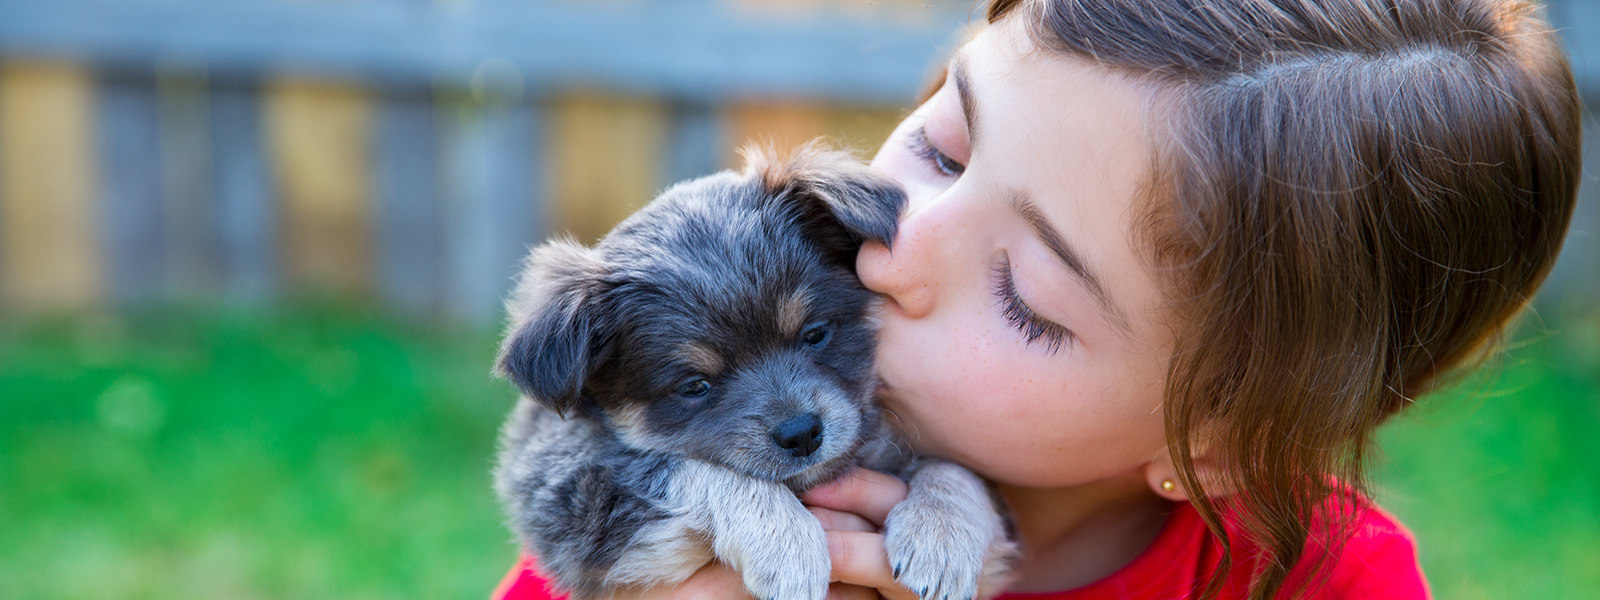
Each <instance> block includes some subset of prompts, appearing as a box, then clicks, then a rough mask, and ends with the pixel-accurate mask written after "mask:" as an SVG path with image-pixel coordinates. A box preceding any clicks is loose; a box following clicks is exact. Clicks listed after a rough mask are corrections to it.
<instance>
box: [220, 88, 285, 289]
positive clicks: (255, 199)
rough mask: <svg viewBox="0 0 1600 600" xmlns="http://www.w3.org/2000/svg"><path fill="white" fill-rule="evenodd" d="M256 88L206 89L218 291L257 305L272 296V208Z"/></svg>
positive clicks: (274, 235) (274, 269) (274, 200)
mask: <svg viewBox="0 0 1600 600" xmlns="http://www.w3.org/2000/svg"><path fill="white" fill-rule="evenodd" d="M262 122H263V114H262V106H261V87H260V86H259V85H256V84H255V83H254V82H226V83H219V84H216V85H213V86H212V88H211V147H212V148H213V149H214V157H215V158H213V159H212V162H213V166H214V168H215V171H214V174H213V176H212V180H213V183H214V186H213V190H214V191H213V194H214V196H215V198H214V202H215V205H216V208H215V212H216V230H217V232H218V249H219V253H218V262H219V266H220V268H221V271H222V273H221V274H222V293H223V296H224V297H225V298H227V299H228V300H229V301H231V302H234V303H240V304H245V305H260V304H263V303H265V302H268V301H270V300H272V299H274V298H276V297H277V295H278V287H279V283H278V273H279V268H278V210H277V207H278V205H277V194H276V191H275V189H274V185H273V179H272V172H271V168H270V161H269V159H268V156H267V147H266V138H265V137H264V136H263V135H262V131H261V130H262V124H263V123H262Z"/></svg>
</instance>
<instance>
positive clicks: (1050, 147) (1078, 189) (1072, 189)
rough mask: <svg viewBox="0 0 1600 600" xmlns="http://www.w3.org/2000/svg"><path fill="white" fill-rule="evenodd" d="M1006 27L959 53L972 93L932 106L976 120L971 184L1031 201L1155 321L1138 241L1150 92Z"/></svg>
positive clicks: (1119, 299) (1151, 159) (1150, 166)
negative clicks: (974, 178)
mask: <svg viewBox="0 0 1600 600" xmlns="http://www.w3.org/2000/svg"><path fill="white" fill-rule="evenodd" d="M1011 21H1015V20H1011ZM1006 23H1007V21H1002V22H1001V23H999V24H996V25H993V26H991V27H989V28H988V29H987V30H985V31H984V32H982V33H980V34H979V35H978V36H976V37H974V38H973V40H972V41H971V42H969V43H968V44H967V45H966V46H964V47H963V48H962V49H961V52H960V54H959V55H958V56H957V57H956V59H955V60H956V61H957V62H959V66H958V67H957V69H958V71H959V72H960V76H961V77H962V78H963V79H964V80H966V84H967V85H966V87H967V88H968V90H967V92H968V93H967V94H965V95H964V96H965V97H963V98H961V100H962V101H956V102H948V101H947V100H954V99H955V98H954V97H955V96H957V94H956V90H955V88H956V87H957V86H956V85H955V84H954V82H952V83H951V84H950V85H947V86H945V89H944V90H943V91H941V94H948V95H949V96H950V97H949V98H942V99H940V100H941V102H938V103H936V107H935V110H939V111H943V112H946V113H947V114H946V115H945V116H947V117H953V118H955V119H962V118H964V117H963V114H962V113H966V114H969V115H971V118H972V119H973V120H974V121H976V122H977V127H976V128H972V129H971V131H970V133H971V134H972V135H973V139H971V140H970V142H971V144H972V146H971V148H972V150H973V152H972V160H971V164H970V165H969V169H970V170H969V176H976V179H977V180H975V181H973V182H972V184H975V185H980V186H981V187H982V188H983V189H984V194H985V195H988V196H991V197H993V198H998V199H1005V198H1011V197H1015V196H1016V195H1017V194H1018V193H1019V192H1020V193H1023V194H1025V195H1026V196H1028V197H1030V198H1032V199H1033V200H1034V201H1035V203H1036V205H1037V206H1038V207H1039V209H1040V212H1042V213H1043V216H1044V217H1045V218H1046V220H1048V221H1049V222H1050V223H1051V224H1052V226H1053V227H1054V228H1056V229H1058V230H1060V232H1061V234H1062V235H1063V237H1065V238H1066V239H1068V240H1069V241H1071V242H1072V243H1073V244H1074V245H1075V246H1078V247H1079V249H1080V250H1081V251H1082V253H1083V254H1084V258H1085V259H1086V260H1087V261H1088V262H1089V263H1090V264H1091V266H1092V267H1093V268H1094V269H1095V270H1097V271H1101V272H1103V273H1107V274H1109V273H1116V274H1118V276H1117V277H1106V279H1107V281H1106V283H1107V285H1106V287H1107V288H1108V289H1107V291H1108V292H1109V295H1110V296H1111V297H1112V298H1113V299H1114V300H1115V301H1116V303H1117V304H1119V305H1121V308H1122V309H1123V310H1125V311H1126V312H1128V313H1129V314H1130V316H1134V320H1135V321H1139V320H1141V319H1139V316H1146V317H1149V316H1154V315H1156V314H1158V313H1159V302H1158V294H1156V293H1155V283H1154V280H1153V277H1152V276H1151V275H1150V274H1149V272H1148V271H1146V270H1145V263H1146V261H1145V260H1143V258H1142V257H1143V256H1144V254H1145V253H1143V252H1141V248H1140V247H1139V246H1138V245H1137V243H1136V236H1135V222H1136V219H1137V217H1138V215H1139V214H1140V212H1141V210H1142V209H1143V208H1144V206H1143V202H1144V201H1145V200H1146V199H1147V197H1148V194H1147V190H1148V189H1150V185H1151V183H1152V181H1151V177H1152V174H1153V173H1154V164H1155V158H1156V157H1155V153H1156V146H1155V144H1154V143H1153V142H1152V139H1153V138H1152V136H1151V129H1152V127H1151V120H1150V115H1151V111H1150V110H1149V106H1150V105H1149V96H1148V94H1147V91H1146V89H1147V88H1145V87H1144V86H1142V85H1140V84H1139V83H1138V82H1136V81H1133V80H1131V79H1130V78H1128V77H1127V76H1124V75H1122V74H1120V73H1117V72H1115V71H1112V70H1111V69H1108V68H1106V67H1103V66H1100V65H1097V64H1095V63H1093V62H1090V61H1087V60H1083V59H1080V58H1077V57H1073V56H1066V55H1062V54H1058V53H1056V52H1053V51H1051V50H1048V49H1041V48H1038V47H1037V46H1035V45H1034V44H1033V43H1032V42H1031V40H1030V39H1029V37H1028V35H1027V33H1026V31H1025V30H1024V29H1023V28H1021V27H1016V26H1008V25H1006ZM963 101H965V102H963ZM968 102H970V105H966V103H968ZM963 109H964V110H963ZM948 113H954V114H948ZM978 180H981V182H980V181H978Z"/></svg>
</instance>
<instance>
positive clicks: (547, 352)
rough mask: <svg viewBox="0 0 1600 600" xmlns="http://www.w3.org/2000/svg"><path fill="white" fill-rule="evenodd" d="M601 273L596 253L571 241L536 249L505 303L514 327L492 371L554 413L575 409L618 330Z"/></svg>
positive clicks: (602, 268) (552, 243)
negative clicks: (605, 302) (609, 309)
mask: <svg viewBox="0 0 1600 600" xmlns="http://www.w3.org/2000/svg"><path fill="white" fill-rule="evenodd" d="M606 272H607V270H606V267H605V265H604V263H603V262H602V261H601V260H600V258H599V257H598V256H597V255H596V253H595V251H594V250H591V249H589V248H585V247H583V246H582V245H580V244H578V243H576V242H574V241H572V240H570V239H558V240H554V241H551V242H548V243H546V244H544V245H543V246H540V247H539V248H537V249H535V250H534V251H533V253H532V254H531V255H530V256H529V257H528V260H527V262H526V263H525V266H524V268H523V272H522V276H521V278H520V279H519V281H518V283H517V289H516V291H515V292H513V293H512V295H511V298H510V299H509V300H507V301H506V309H507V312H509V313H510V314H511V327H510V329H509V330H508V333H507V334H506V338H505V341H504V342H502V343H501V345H500V357H499V358H498V359H496V361H495V369H494V372H495V374H496V375H499V376H501V377H505V378H506V379H508V380H510V381H511V382H512V383H514V384H516V386H517V388H518V389H520V390H522V393H523V394H526V395H527V396H528V397H529V398H532V399H534V400H535V401H537V402H539V403H541V404H544V405H545V406H548V407H550V408H551V409H553V410H555V411H556V412H558V413H561V414H563V415H565V414H566V413H567V412H569V411H571V410H573V409H574V408H576V407H577V406H578V404H579V402H580V400H581V399H582V397H583V384H584V382H585V381H587V380H588V379H589V375H590V374H591V373H593V372H594V370H595V369H596V368H597V367H598V366H599V365H600V363H601V362H602V361H603V360H604V359H605V357H606V355H607V354H608V353H609V352H610V345H611V339H612V336H613V334H614V330H615V329H614V328H615V325H616V323H615V320H614V319H612V318H611V317H610V315H609V312H608V311H607V309H606V306H604V298H603V296H604V292H605V290H606V289H608V288H609V287H610V286H609V285H608V284H607V283H605V281H604V276H605V274H606Z"/></svg>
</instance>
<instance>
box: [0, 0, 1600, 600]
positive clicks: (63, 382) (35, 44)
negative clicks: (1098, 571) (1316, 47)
mask: <svg viewBox="0 0 1600 600" xmlns="http://www.w3.org/2000/svg"><path fill="white" fill-rule="evenodd" d="M1544 4H1546V5H1547V7H1548V9H1549V11H1550V13H1549V14H1550V17H1551V19H1552V20H1553V21H1554V22H1555V23H1556V24H1557V25H1558V26H1560V27H1561V28H1562V31H1563V36H1564V38H1565V40H1566V42H1567V44H1568V46H1569V49H1570V50H1571V52H1572V56H1573V58H1574V63H1575V71H1576V73H1577V76H1578V80H1579V85H1580V87H1581V88H1582V89H1583V90H1584V91H1585V92H1586V93H1587V92H1589V91H1591V90H1596V89H1600V64H1596V66H1590V62H1589V61H1588V60H1587V58H1586V57H1587V56H1589V55H1594V56H1597V57H1600V46H1596V47H1594V48H1590V47H1589V46H1593V45H1596V44H1600V2H1590V1H1588V0H1562V1H1555V0H1552V1H1550V2H1546V3H1544ZM970 5H971V3H970V2H967V1H965V0H937V1H931V2H928V1H922V0H693V1H692V2H690V1H688V0H682V1H680V2H667V1H664V0H594V1H584V2H574V1H568V0H318V1H308V0H52V1H50V2H37V1H35V0H0V600H12V599H28V600H32V599H41V600H45V599H48V600H56V599H60V600H75V599H90V598H93V599H97V600H98V599H122V598H126V599H134V598H151V599H163V600H165V599H175V600H182V599H191V598H193V599H199V598H230V599H232V598H237V599H252V598H296V599H302V598H304V599H317V598H483V597H486V596H487V595H488V594H489V592H490V590H492V589H493V588H494V586H495V584H496V582H498V581H499V579H500V578H501V577H502V576H503V575H504V574H505V573H506V571H507V570H508V569H509V568H510V566H511V565H512V563H513V561H514V560H515V557H516V549H515V547H514V545H513V543H512V541H511V536H510V534H509V533H508V532H507V530H506V529H505V527H504V526H503V525H502V524H501V518H500V512H499V508H498V507H497V506H496V504H495V502H494V500H493V498H492V494H491V491H490V482H489V469H490V463H491V456H492V454H493V452H494V438H495V431H496V428H497V426H498V424H499V421H500V419H501V418H502V417H503V415H504V413H505V412H506V411H507V410H508V409H509V407H510V406H511V403H512V399H513V392H512V390H511V388H510V387H509V386H508V385H506V384H505V383H504V382H500V381H497V380H494V379H492V378H491V377H490V376H489V367H490V364H491V361H492V358H493V356H494V352H495V348H496V341H497V337H498V326H499V324H498V323H499V319H500V318H501V316H500V309H499V305H498V299H499V298H500V296H501V295H502V294H503V293H504V291H505V289H506V286H507V284H508V282H509V281H510V276H511V274H512V273H513V272H514V271H515V268H516V261H517V259H519V258H520V257H521V256H522V254H523V253H524V252H525V250H526V247H527V245H528V244H530V243H534V242H536V241H538V240H540V239H542V238H544V237H545V236H548V235H550V234H552V233H556V232H563V231H567V232H572V233H574V234H575V235H577V236H578V237H579V238H581V239H586V240H588V239H593V238H594V237H595V236H597V235H599V234H600V233H602V232H604V231H606V230H607V229H609V228H610V226H611V225H612V224H613V223H615V222H616V220H617V219H619V218H621V217H622V216H625V215H627V214H628V213H629V212H630V211H631V210H633V209H634V208H636V207H637V206H639V205H640V204H641V203H642V202H644V201H645V200H646V199H648V198H649V197H650V196H651V195H653V193H654V191H655V190H658V189H660V188H661V187H662V186H664V185H666V184H668V183H670V182H672V181H675V180H678V179H681V178H685V177H690V176H694V175H699V174H703V173H706V172H710V171H712V170H716V169H719V168H723V167H726V166H731V165H734V164H736V162H737V158H736V154H735V152H734V148H735V147H737V146H738V145H740V144H741V143H743V142H745V141H747V140H758V141H759V140H766V141H770V142H772V143H774V144H776V145H779V146H784V145H789V144H793V143H797V142H799V141H802V140H805V139H809V138H811V137H813V136H817V135H828V136H833V137H834V138H835V139H837V140H840V141H842V142H844V143H845V144H848V145H851V146H853V147H855V148H857V149H859V150H862V151H869V150H871V149H872V148H874V147H875V146H876V144H877V143H879V142H880V141H881V140H882V139H883V138H884V136H885V134H886V133H887V132H888V130H889V129H890V128H891V127H892V126H893V125H894V124H895V123H896V122H897V120H898V119H899V118H900V116H901V115H902V114H903V112H904V110H905V108H906V107H908V106H909V105H910V104H911V103H912V102H913V101H914V98H915V96H916V92H917V88H918V87H919V85H920V84H921V82H922V81H923V80H924V79H926V77H927V75H928V73H929V68H930V66H931V65H933V64H937V63H938V62H940V61H941V60H942V57H943V56H944V55H945V53H946V52H948V50H949V49H950V48H952V47H954V45H955V43H956V40H958V39H959V35H960V33H959V32H960V28H961V27H962V25H963V23H965V22H966V20H967V19H968V18H969V16H970V15H971V14H972V13H971V12H970V11H969V7H970ZM1591 50H1592V51H1591ZM1591 95H1592V94H1591ZM1594 106H1595V105H1594V103H1592V102H1591V103H1590V108H1591V111H1592V110H1593V108H1594ZM1588 125H1589V129H1590V135H1589V137H1590V139H1591V140H1592V139H1595V137H1596V136H1595V135H1594V127H1593V125H1594V123H1593V120H1592V119H1591V120H1590V122H1589V123H1588ZM1591 150H1592V148H1591ZM1587 156H1589V157H1590V158H1589V159H1588V171H1589V173H1590V174H1589V175H1588V176H1587V177H1586V179H1585V181H1586V183H1590V184H1592V182H1593V173H1594V172H1595V168H1596V167H1595V158H1594V157H1595V156H1596V153H1595V152H1593V151H1591V152H1588V154H1587ZM1596 196H1597V194H1596V188H1595V186H1593V185H1587V186H1586V187H1585V190H1584V191H1583V193H1582V197H1581V199H1580V206H1579V209H1578V214H1577V216H1576V218H1575V221H1574V225H1573V229H1572V234H1571V236H1570V237H1569V240H1568V246H1567V250H1566V252H1565V253H1564V254H1563V257H1562V260H1561V262H1560V263H1559V264H1558V265H1557V268H1556V270H1555V272H1554V273H1553V275H1552V278H1551V281H1550V285H1548V286H1547V288H1546V290H1545V291H1544V292H1543V293H1542V295H1541V297H1540V298H1539V299H1538V300H1539V301H1538V310H1537V311H1536V312H1535V313H1534V314H1532V315H1530V316H1529V317H1528V318H1526V319H1525V320H1524V323H1523V324H1522V327H1521V328H1520V329H1519V330H1518V331H1517V332H1516V334H1515V335H1514V336H1513V337H1512V339H1511V340H1510V343H1509V344H1508V346H1507V350H1506V352H1504V353H1503V354H1502V355H1501V356H1499V357H1498V358H1497V360H1496V361H1495V363H1494V364H1493V365H1492V368H1488V369H1485V370H1484V371H1482V372H1480V373H1478V374H1477V375H1475V376H1473V377H1469V378H1467V379H1465V380H1464V381H1462V382H1461V383H1460V384H1459V385H1458V386H1456V387H1454V388H1452V389H1450V390H1447V391H1444V392H1441V393H1438V394H1435V395H1433V396H1430V397H1427V398H1424V399H1422V400H1421V401H1420V402H1419V403H1418V406H1416V407H1414V408H1413V409H1412V410H1410V411H1409V412H1408V413H1407V414H1405V415H1403V416H1402V417H1401V418H1399V419H1397V420H1396V421H1395V422H1393V423H1392V424H1390V425H1388V426H1387V427H1386V428H1384V429H1383V430H1382V431H1381V433H1380V439H1381V452H1380V456H1378V457H1377V460H1376V462H1375V464H1376V465H1377V468H1376V472H1375V480H1376V481H1375V482H1376V487H1377V489H1378V499H1379V501H1380V502H1381V503H1382V504H1383V505H1384V506H1386V507H1387V508H1389V509H1391V510H1392V511H1393V512H1395V513H1397V514H1398V515H1399V516H1400V518H1401V519H1402V520H1403V521H1404V522H1405V523H1406V524H1407V525H1409V526H1410V527H1411V528H1412V529H1413V531H1414V532H1415V533H1416V535H1417V537H1418V539H1419V543H1420V547H1421V560H1422V563H1423V566H1424V568H1425V569H1426V571H1427V573H1428V575H1429V577H1430V579H1431V581H1432V584H1433V586H1434V590H1435V593H1436V596H1437V597H1439V598H1463V599H1479V598H1484V599H1487V598H1496V599H1498V598H1535V599H1544V598H1548V599H1573V598H1600V277H1597V272H1600V244H1597V237H1596V232H1597V231H1600V211H1597V208H1600V207H1597V202H1596Z"/></svg>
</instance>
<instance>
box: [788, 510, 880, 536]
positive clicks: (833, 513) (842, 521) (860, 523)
mask: <svg viewBox="0 0 1600 600" xmlns="http://www.w3.org/2000/svg"><path fill="white" fill-rule="evenodd" d="M806 509H807V510H810V511H811V514H812V515H815V516H816V517H817V520H818V521H820V522H822V528H823V529H825V530H828V531H864V532H867V533H876V532H877V531H878V527H877V526H876V525H873V524H872V523H871V522H870V521H868V520H866V519H863V518H861V517H860V516H859V515H856V514H855V513H847V512H842V511H837V510H833V509H831V508H822V507H820V506H808V507H806Z"/></svg>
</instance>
